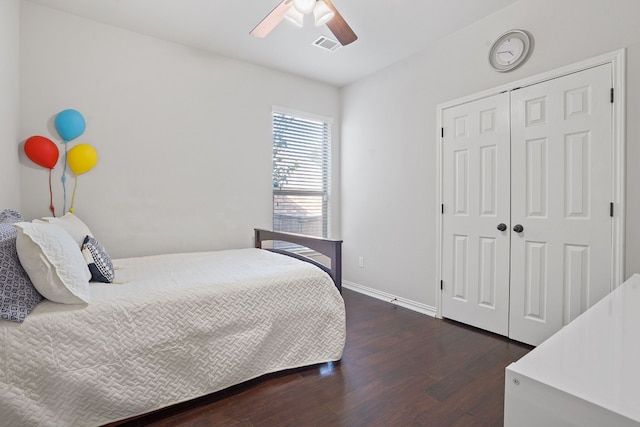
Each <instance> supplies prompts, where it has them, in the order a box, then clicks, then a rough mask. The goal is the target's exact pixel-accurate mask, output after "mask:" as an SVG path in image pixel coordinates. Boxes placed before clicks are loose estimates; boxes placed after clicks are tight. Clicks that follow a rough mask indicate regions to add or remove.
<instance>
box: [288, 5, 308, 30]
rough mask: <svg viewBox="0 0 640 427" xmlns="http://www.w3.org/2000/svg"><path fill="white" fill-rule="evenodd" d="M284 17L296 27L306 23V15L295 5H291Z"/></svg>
mask: <svg viewBox="0 0 640 427" xmlns="http://www.w3.org/2000/svg"><path fill="white" fill-rule="evenodd" d="M284 17H285V18H286V20H287V21H289V22H291V23H293V25H295V26H296V27H302V26H303V25H304V15H303V14H302V13H300V12H299V11H298V9H296V8H295V7H290V8H289V10H288V11H287V13H285V15H284Z"/></svg>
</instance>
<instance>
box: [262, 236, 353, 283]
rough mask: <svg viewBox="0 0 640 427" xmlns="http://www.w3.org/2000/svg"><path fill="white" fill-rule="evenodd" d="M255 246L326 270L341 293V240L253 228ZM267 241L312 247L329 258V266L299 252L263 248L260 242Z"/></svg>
mask: <svg viewBox="0 0 640 427" xmlns="http://www.w3.org/2000/svg"><path fill="white" fill-rule="evenodd" d="M254 231H255V247H256V248H259V249H266V250H269V251H272V252H277V253H281V254H284V255H288V256H291V257H294V258H298V259H301V260H302V261H306V262H309V263H311V264H313V265H315V266H317V267H319V268H321V269H322V270H324V271H326V272H327V273H328V274H329V276H331V278H332V279H333V283H334V284H335V285H336V288H338V290H339V291H340V293H342V240H332V239H324V238H321V237H313V236H305V235H304V234H295V233H285V232H282V231H270V230H263V229H260V228H254ZM267 241H281V242H288V243H295V244H297V245H300V246H304V247H305V248H309V249H313V250H314V251H316V252H319V253H321V254H322V255H325V256H326V257H328V258H329V260H330V261H331V266H330V267H327V266H325V265H324V264H321V263H319V262H318V261H316V260H314V259H312V258H309V257H307V256H304V255H302V254H299V253H294V252H288V251H284V250H279V249H271V248H263V247H262V243H263V242H267Z"/></svg>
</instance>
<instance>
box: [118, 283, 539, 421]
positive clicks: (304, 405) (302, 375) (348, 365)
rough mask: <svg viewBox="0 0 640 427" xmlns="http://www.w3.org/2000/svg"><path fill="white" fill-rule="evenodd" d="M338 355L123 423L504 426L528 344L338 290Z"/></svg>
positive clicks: (528, 347) (351, 292) (528, 348)
mask: <svg viewBox="0 0 640 427" xmlns="http://www.w3.org/2000/svg"><path fill="white" fill-rule="evenodd" d="M344 299H345V304H346V307H347V345H346V348H345V352H344V356H343V359H342V361H341V362H339V363H333V364H323V365H319V366H313V367H309V368H302V369H296V370H292V371H287V372H285V373H279V374H272V375H268V376H265V377H262V378H259V379H257V380H253V381H250V382H248V383H245V384H241V385H238V386H235V387H232V388H230V389H227V390H223V391H221V392H218V393H214V394H211V395H209V396H205V397H203V398H200V399H196V400H193V401H190V402H186V403H183V404H179V405H175V406H172V407H170V408H166V409H163V410H161V411H158V412H154V413H152V414H148V415H146V416H143V417H140V418H137V419H134V420H129V421H127V422H125V423H121V424H119V425H120V426H132V427H133V426H156V427H165V426H167V427H168V426H171V427H173V426H191V427H196V426H237V427H255V426H269V427H271V426H349V427H351V426H353V427H359V426H384V427H389V426H437V427H444V426H452V427H454V426H455V427H458V426H492V427H493V426H501V425H502V424H503V401H504V368H505V367H506V366H507V365H508V364H510V363H511V362H513V361H516V360H518V359H519V358H520V357H522V356H523V355H525V354H526V353H527V352H528V351H529V350H530V349H531V347H530V346H527V345H524V344H520V343H517V342H514V341H509V340H508V339H506V338H503V337H499V336H496V335H493V334H490V333H488V332H484V331H480V330H478V329H474V328H471V327H469V326H465V325H462V324H459V323H455V322H452V321H448V320H438V319H433V318H430V317H428V316H425V315H422V314H419V313H416V312H413V311H410V310H407V309H404V308H402V307H398V306H396V305H393V304H390V303H386V302H384V301H379V300H376V299H373V298H370V297H367V296H364V295H361V294H358V293H355V292H353V291H349V290H344Z"/></svg>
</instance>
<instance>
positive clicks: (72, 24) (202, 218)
mask: <svg viewBox="0 0 640 427" xmlns="http://www.w3.org/2000/svg"><path fill="white" fill-rule="evenodd" d="M20 34H21V37H22V40H21V43H22V45H21V50H20V57H21V76H22V80H21V86H20V97H21V98H20V99H21V102H22V117H21V119H22V120H21V123H20V134H21V137H22V138H23V139H24V138H27V137H28V136H31V135H34V134H43V135H45V136H49V137H51V138H58V136H57V134H56V132H55V128H54V127H53V126H52V121H53V118H54V116H55V115H56V114H57V113H58V112H59V111H62V110H64V109H67V108H74V109H77V110H78V111H80V112H81V113H83V115H84V117H85V119H86V121H87V130H86V132H85V134H84V135H82V136H81V137H79V138H78V139H77V142H78V143H82V142H86V143H90V144H92V145H93V146H94V147H95V148H96V150H97V151H98V153H99V161H98V165H97V166H96V167H95V168H94V169H93V170H91V171H90V172H88V173H87V174H85V175H81V176H80V177H79V180H78V189H77V196H76V203H75V212H76V214H77V215H78V216H79V217H80V218H82V219H83V220H84V221H85V222H86V223H87V224H88V225H89V227H90V228H91V229H92V231H93V232H94V234H95V235H96V237H97V238H98V240H100V241H101V242H102V243H103V244H104V245H105V247H106V248H107V250H108V251H109V252H110V254H111V255H112V256H113V257H124V256H135V255H140V254H153V253H165V252H177V251H185V250H186V251H193V250H207V249H222V248H234V247H247V246H250V245H252V237H253V228H254V227H270V226H271V212H272V207H271V206H272V201H271V189H272V180H271V154H272V153H271V151H272V147H271V144H272V138H271V108H272V106H273V105H277V106H281V107H288V108H291V109H297V110H301V111H306V112H310V113H315V114H320V115H323V116H329V117H335V118H336V121H335V125H334V129H335V131H334V138H333V139H334V145H335V147H334V150H333V151H334V153H335V157H334V171H335V172H336V174H335V175H334V177H333V183H334V191H333V196H334V199H335V200H336V201H337V200H339V196H340V194H339V191H338V189H339V186H338V185H339V149H338V146H339V128H340V120H339V112H340V110H339V109H340V105H339V103H340V94H339V91H338V89H336V88H334V87H332V86H328V85H325V84H321V83H318V82H313V81H310V80H305V79H301V78H297V77H293V76H290V75H287V74H283V73H280V72H276V71H273V70H270V69H266V68H262V67H258V66H254V65H250V64H247V63H244V62H239V61H234V60H231V59H228V58H225V57H221V56H216V55H213V54H210V53H207V52H204V51H200V50H195V49H191V48H188V47H184V46H181V45H177V44H173V43H168V42H164V41H160V40H158V39H154V38H151V37H147V36H143V35H139V34H136V33H132V32H129V31H124V30H121V29H118V28H114V27H109V26H105V25H102V24H99V23H95V22H92V21H88V20H85V19H81V18H78V17H75V16H72V15H68V14H65V13H60V12H57V11H54V10H51V9H48V8H44V7H41V6H37V5H34V4H32V3H29V2H23V5H22V13H21V31H20ZM56 141H58V142H59V139H56ZM75 143H76V141H72V142H70V143H69V144H70V146H73V145H75ZM59 147H60V148H61V150H64V148H63V145H62V144H59ZM28 163H29V162H28V161H23V162H22V166H21V168H20V169H21V177H22V191H21V194H22V210H23V212H24V214H25V215H26V216H28V217H30V218H33V217H40V216H45V215H47V214H48V209H47V208H48V205H49V202H48V197H49V196H48V187H47V172H46V171H45V170H43V169H42V168H40V169H36V168H34V167H30V166H29V164H28ZM61 170H62V168H61V166H60V164H59V166H58V167H57V168H56V169H55V171H54V172H55V178H54V191H55V192H56V194H55V206H56V209H57V213H58V214H60V213H61V211H62V207H63V201H62V185H61V183H60V175H61ZM72 187H73V179H72V178H71V177H69V180H68V181H67V194H68V201H67V205H66V206H67V209H68V208H69V199H70V194H71V191H72ZM333 206H334V209H335V211H334V221H333V224H334V226H333V228H332V232H333V235H334V236H336V235H338V233H339V213H340V211H339V206H338V204H337V203H334V205H333Z"/></svg>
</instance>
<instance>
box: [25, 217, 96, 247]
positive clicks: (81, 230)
mask: <svg viewBox="0 0 640 427" xmlns="http://www.w3.org/2000/svg"><path fill="white" fill-rule="evenodd" d="M41 221H45V222H48V223H50V224H55V225H59V226H60V227H62V228H63V229H65V231H66V232H67V233H69V234H71V237H73V240H75V241H76V243H78V246H82V243H83V242H84V238H85V237H87V236H89V237H93V234H91V230H89V227H87V225H86V224H85V223H84V222H82V220H80V218H78V217H77V216H75V215H74V214H72V213H71V212H67V213H66V214H64V215H63V216H61V217H60V218H55V217H52V216H46V217H44V218H42V220H34V221H33V222H41Z"/></svg>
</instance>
